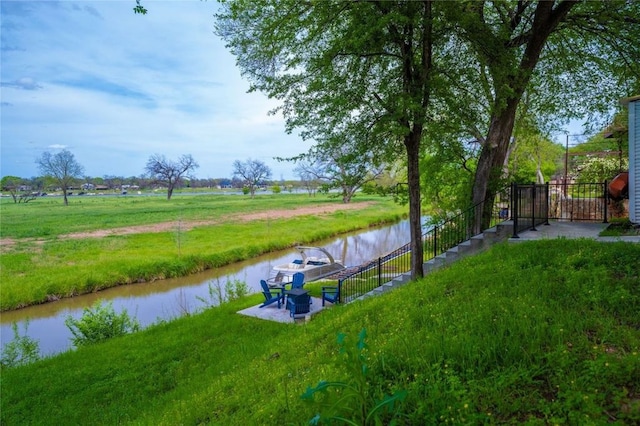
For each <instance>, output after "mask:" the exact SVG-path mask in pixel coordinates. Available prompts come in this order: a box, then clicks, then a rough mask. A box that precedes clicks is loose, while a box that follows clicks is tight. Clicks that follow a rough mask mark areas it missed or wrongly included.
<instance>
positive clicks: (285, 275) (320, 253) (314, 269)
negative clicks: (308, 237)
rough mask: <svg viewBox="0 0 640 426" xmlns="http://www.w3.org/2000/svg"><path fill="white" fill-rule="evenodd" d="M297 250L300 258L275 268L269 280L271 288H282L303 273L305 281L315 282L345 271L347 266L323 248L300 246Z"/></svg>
mask: <svg viewBox="0 0 640 426" xmlns="http://www.w3.org/2000/svg"><path fill="white" fill-rule="evenodd" d="M296 250H298V252H299V253H300V258H298V259H295V260H294V261H292V262H290V263H284V264H282V265H277V266H274V267H273V270H272V271H271V277H269V279H268V280H267V282H268V283H269V285H271V286H282V285H284V284H288V283H290V282H292V281H293V274H295V273H296V272H302V273H303V274H304V281H305V282H308V281H315V280H319V279H320V278H324V277H327V276H329V275H333V274H335V273H337V272H340V271H342V270H343V269H345V266H344V265H343V264H342V263H341V262H340V261H339V260H335V259H334V258H333V256H331V254H329V252H327V251H326V250H325V249H323V248H321V247H307V246H298V247H296Z"/></svg>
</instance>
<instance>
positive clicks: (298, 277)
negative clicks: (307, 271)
mask: <svg viewBox="0 0 640 426" xmlns="http://www.w3.org/2000/svg"><path fill="white" fill-rule="evenodd" d="M302 287H304V274H303V273H302V272H296V273H295V274H293V280H292V281H291V290H293V289H294V288H302Z"/></svg>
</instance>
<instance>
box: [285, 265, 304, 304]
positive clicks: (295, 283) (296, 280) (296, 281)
mask: <svg viewBox="0 0 640 426" xmlns="http://www.w3.org/2000/svg"><path fill="white" fill-rule="evenodd" d="M303 287H304V274H303V273H302V272H296V273H295V274H293V280H291V290H293V289H294V288H303ZM285 294H287V291H285ZM287 300H288V299H287ZM287 305H288V303H287Z"/></svg>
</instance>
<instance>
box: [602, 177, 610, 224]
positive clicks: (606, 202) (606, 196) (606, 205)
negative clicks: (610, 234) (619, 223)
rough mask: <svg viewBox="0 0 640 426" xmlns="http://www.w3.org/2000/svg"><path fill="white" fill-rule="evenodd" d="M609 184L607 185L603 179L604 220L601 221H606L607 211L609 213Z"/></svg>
mask: <svg viewBox="0 0 640 426" xmlns="http://www.w3.org/2000/svg"><path fill="white" fill-rule="evenodd" d="M608 188H609V185H607V181H606V180H605V181H604V188H603V190H604V220H603V221H602V223H608V220H607V213H609V189H608Z"/></svg>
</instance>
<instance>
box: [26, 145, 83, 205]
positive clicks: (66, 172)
mask: <svg viewBox="0 0 640 426" xmlns="http://www.w3.org/2000/svg"><path fill="white" fill-rule="evenodd" d="M36 164H37V165H38V168H39V169H40V172H41V173H42V174H43V175H45V176H48V177H50V178H52V179H53V180H54V181H55V182H56V184H57V185H58V186H60V188H61V189H62V194H63V199H64V205H65V206H67V205H69V200H67V190H68V189H69V188H70V187H71V184H72V183H73V182H74V181H75V180H76V179H79V178H81V177H82V175H83V173H84V167H82V165H80V163H78V162H77V161H76V158H75V156H74V155H73V154H72V153H71V151H69V150H66V149H63V150H62V151H60V152H58V153H57V154H52V153H50V152H44V153H43V154H42V155H41V156H40V158H38V159H37V160H36Z"/></svg>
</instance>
